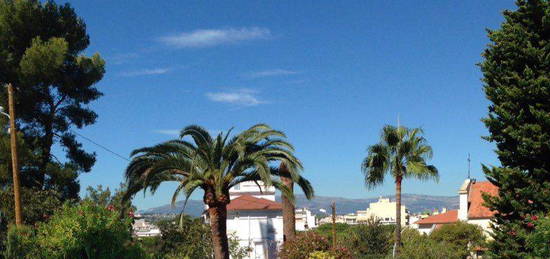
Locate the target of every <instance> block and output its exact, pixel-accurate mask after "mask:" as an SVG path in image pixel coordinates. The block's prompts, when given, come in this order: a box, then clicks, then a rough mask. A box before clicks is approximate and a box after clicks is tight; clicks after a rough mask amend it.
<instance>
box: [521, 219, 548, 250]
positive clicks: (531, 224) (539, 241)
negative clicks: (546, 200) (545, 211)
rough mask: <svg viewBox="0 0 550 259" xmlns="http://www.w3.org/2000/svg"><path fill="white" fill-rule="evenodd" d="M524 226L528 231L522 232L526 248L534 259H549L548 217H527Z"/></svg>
mask: <svg viewBox="0 0 550 259" xmlns="http://www.w3.org/2000/svg"><path fill="white" fill-rule="evenodd" d="M525 225H526V226H527V227H528V228H529V229H530V231H526V232H523V233H522V235H524V238H525V243H526V247H527V248H528V249H529V250H531V251H532V253H531V254H530V256H533V257H534V258H550V217H549V216H546V217H544V216H537V215H533V216H530V217H527V218H526V220H525Z"/></svg>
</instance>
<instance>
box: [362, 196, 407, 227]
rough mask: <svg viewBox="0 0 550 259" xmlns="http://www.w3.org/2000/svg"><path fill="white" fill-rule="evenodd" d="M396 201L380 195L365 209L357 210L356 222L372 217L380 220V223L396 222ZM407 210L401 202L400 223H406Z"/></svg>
mask: <svg viewBox="0 0 550 259" xmlns="http://www.w3.org/2000/svg"><path fill="white" fill-rule="evenodd" d="M396 206H397V204H396V202H394V201H390V199H389V198H382V197H380V198H379V199H378V201H377V202H372V203H370V204H369V208H368V209H367V210H358V211H357V223H362V222H366V221H367V220H368V219H369V218H371V217H374V218H376V219H378V220H380V223H381V224H386V225H389V224H396ZM407 219H408V211H407V208H406V207H405V205H403V204H401V225H402V226H404V225H408V221H407Z"/></svg>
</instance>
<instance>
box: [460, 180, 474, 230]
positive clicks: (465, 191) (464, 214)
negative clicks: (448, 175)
mask: <svg viewBox="0 0 550 259" xmlns="http://www.w3.org/2000/svg"><path fill="white" fill-rule="evenodd" d="M473 182H474V180H472V179H469V178H468V179H466V180H464V183H463V184H462V186H460V190H458V197H459V203H460V204H459V208H458V220H463V221H466V220H468V206H469V204H468V196H469V193H470V186H471V185H472V183H473Z"/></svg>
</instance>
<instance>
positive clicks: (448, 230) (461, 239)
mask: <svg viewBox="0 0 550 259" xmlns="http://www.w3.org/2000/svg"><path fill="white" fill-rule="evenodd" d="M430 238H431V239H432V240H434V241H436V242H439V243H446V244H449V245H451V246H452V249H454V250H455V251H456V253H457V254H458V255H459V257H461V258H465V257H467V256H468V255H469V254H470V252H471V251H472V250H473V249H474V248H475V247H485V246H486V244H485V236H484V234H483V229H482V228H481V227H480V226H478V225H473V224H468V223H466V222H462V221H459V222H456V223H453V224H445V225H442V226H441V227H439V228H437V229H435V230H434V231H433V232H432V233H431V234H430Z"/></svg>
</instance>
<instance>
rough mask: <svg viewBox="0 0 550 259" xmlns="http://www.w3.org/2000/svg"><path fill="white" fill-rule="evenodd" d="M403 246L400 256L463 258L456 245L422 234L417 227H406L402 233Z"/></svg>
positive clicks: (432, 258) (411, 258)
mask: <svg viewBox="0 0 550 259" xmlns="http://www.w3.org/2000/svg"><path fill="white" fill-rule="evenodd" d="M401 241H402V242H403V246H402V247H401V253H400V254H399V258H403V259H441V258H446V259H453V258H462V257H461V253H460V252H459V251H457V250H456V247H454V246H452V245H451V244H448V243H447V242H440V241H436V240H433V239H431V238H430V237H428V236H426V235H423V234H420V232H418V231H417V230H415V229H410V228H406V229H404V230H403V233H402V235H401Z"/></svg>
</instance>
